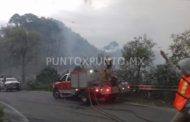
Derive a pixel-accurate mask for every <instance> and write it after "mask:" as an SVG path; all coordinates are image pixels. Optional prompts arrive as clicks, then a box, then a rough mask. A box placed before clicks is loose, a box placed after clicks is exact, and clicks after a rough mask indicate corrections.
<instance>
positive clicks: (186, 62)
mask: <svg viewBox="0 0 190 122" xmlns="http://www.w3.org/2000/svg"><path fill="white" fill-rule="evenodd" d="M178 67H179V69H180V76H181V80H180V83H179V86H178V91H177V93H176V98H175V100H174V107H175V108H176V109H177V110H178V112H177V113H176V115H175V116H174V118H173V119H172V122H190V58H185V59H183V60H181V61H179V63H178Z"/></svg>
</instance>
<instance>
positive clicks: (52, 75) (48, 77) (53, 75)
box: [36, 67, 59, 84]
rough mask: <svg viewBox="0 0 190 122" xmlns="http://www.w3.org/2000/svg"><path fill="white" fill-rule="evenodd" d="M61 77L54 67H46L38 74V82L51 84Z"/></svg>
mask: <svg viewBox="0 0 190 122" xmlns="http://www.w3.org/2000/svg"><path fill="white" fill-rule="evenodd" d="M58 79H59V74H58V73H57V71H56V70H55V69H54V68H51V67H46V68H44V69H43V70H41V71H40V73H39V74H38V75H37V76H36V83H40V84H50V83H52V82H54V81H55V80H58Z"/></svg>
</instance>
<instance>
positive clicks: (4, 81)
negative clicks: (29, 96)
mask: <svg viewBox="0 0 190 122" xmlns="http://www.w3.org/2000/svg"><path fill="white" fill-rule="evenodd" d="M0 90H1V91H2V90H4V91H13V90H17V91H20V82H19V81H18V80H17V79H16V78H13V77H10V78H0Z"/></svg>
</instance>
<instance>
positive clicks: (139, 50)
mask: <svg viewBox="0 0 190 122" xmlns="http://www.w3.org/2000/svg"><path fill="white" fill-rule="evenodd" d="M154 45H155V43H154V42H153V41H152V40H151V39H148V38H147V37H146V35H145V36H143V37H141V36H140V37H135V38H134V39H133V40H132V41H130V42H128V43H127V44H126V45H125V46H124V48H123V50H122V55H123V57H124V58H125V61H128V63H125V64H124V65H121V69H122V73H121V74H122V76H121V77H123V79H125V80H127V81H129V82H134V83H140V82H141V81H142V80H143V77H144V76H143V74H146V73H145V72H146V70H148V69H147V67H148V66H150V65H151V64H152V61H153V59H154V53H153V51H152V48H153V47H154ZM139 58H140V59H143V60H142V61H143V62H141V61H139V63H132V61H134V59H139Z"/></svg>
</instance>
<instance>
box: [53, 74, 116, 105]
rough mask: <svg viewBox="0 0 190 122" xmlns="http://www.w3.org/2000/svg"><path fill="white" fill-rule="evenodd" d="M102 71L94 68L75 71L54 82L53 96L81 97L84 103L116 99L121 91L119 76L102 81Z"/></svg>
mask: <svg viewBox="0 0 190 122" xmlns="http://www.w3.org/2000/svg"><path fill="white" fill-rule="evenodd" d="M100 76H101V73H100V72H95V71H94V70H84V71H73V72H71V73H67V74H65V75H64V76H63V77H62V78H61V79H60V80H59V81H56V82H55V83H54V84H53V96H54V98H56V99H58V98H61V97H73V96H75V97H79V98H80V99H81V101H82V102H83V103H96V102H97V101H100V100H103V101H114V100H115V99H116V96H117V94H118V93H119V87H118V85H117V83H116V82H117V78H114V77H112V78H111V79H110V80H108V81H101V79H100Z"/></svg>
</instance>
